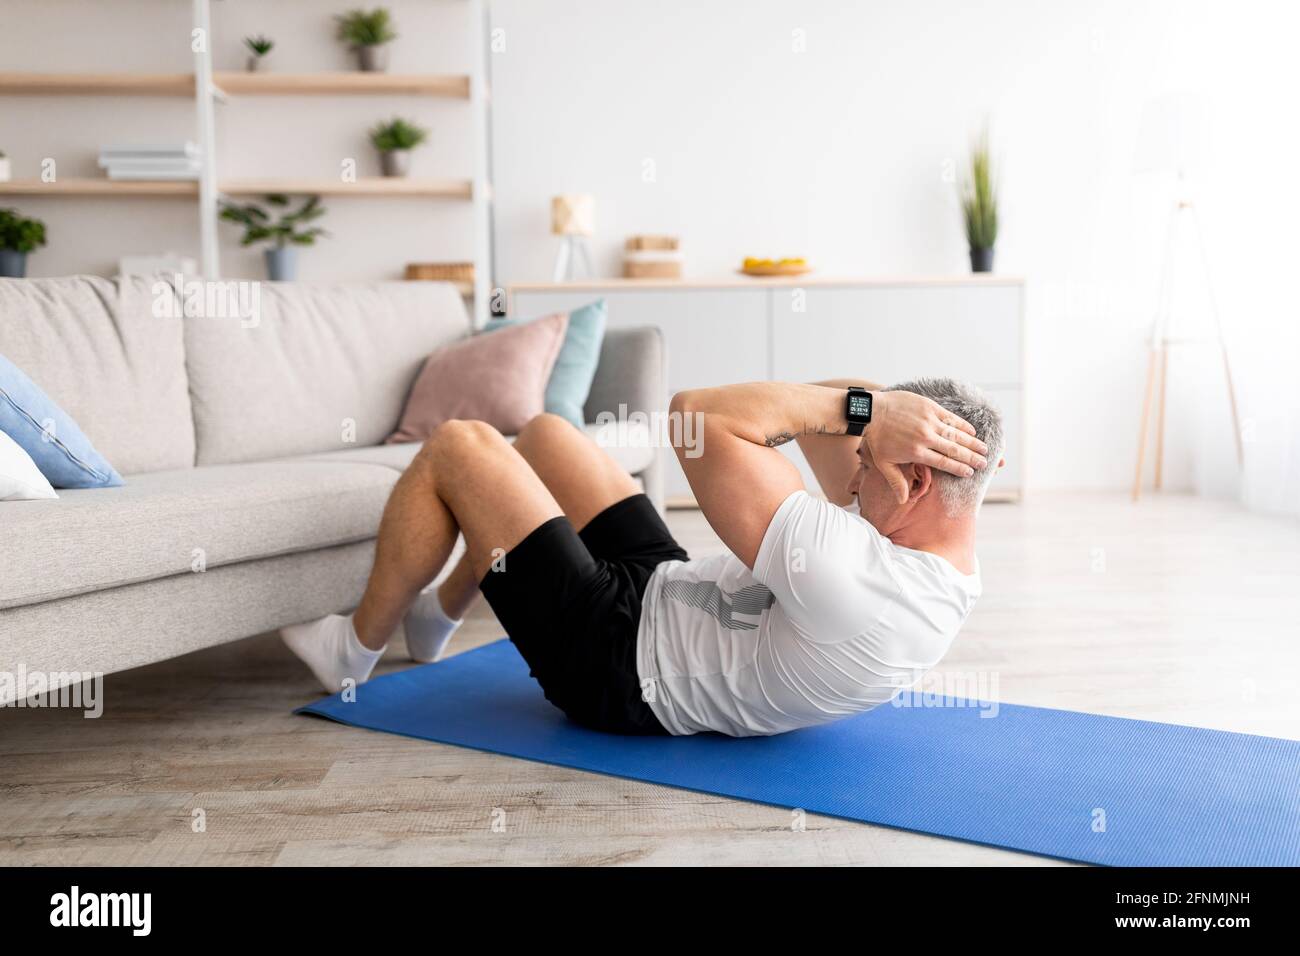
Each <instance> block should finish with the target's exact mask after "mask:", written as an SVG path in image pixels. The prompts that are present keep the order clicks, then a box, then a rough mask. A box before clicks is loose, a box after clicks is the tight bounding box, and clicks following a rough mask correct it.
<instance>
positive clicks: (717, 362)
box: [513, 289, 768, 501]
mask: <svg viewBox="0 0 1300 956" xmlns="http://www.w3.org/2000/svg"><path fill="white" fill-rule="evenodd" d="M597 298H604V299H605V301H606V304H607V306H608V309H609V325H610V327H611V328H630V327H634V326H643V325H655V326H658V327H659V328H660V329H662V330H663V335H664V346H665V349H666V352H667V359H666V364H667V368H666V370H665V373H666V374H665V381H666V384H667V388H666V389H665V391H664V396H663V406H662V407H663V409H664V410H667V408H668V399H669V398H670V396H671V395H672V393H673V392H676V391H680V390H681V389H684V388H699V387H702V386H706V385H721V384H724V383H727V382H755V381H762V380H764V379H766V378H767V377H768V351H767V347H768V338H767V337H768V319H767V294H766V293H765V292H764V291H763V290H761V289H690V290H686V289H682V290H674V289H667V290H659V289H635V290H628V291H621V290H603V291H587V292H576V291H575V292H568V291H555V292H552V291H546V292H518V293H516V294H515V296H514V302H513V305H514V314H515V315H519V316H530V315H545V314H547V313H548V312H557V311H561V310H569V309H574V308H577V307H578V306H582V305H586V304H587V303H589V302H591V301H593V300H594V299H597ZM661 455H662V456H663V457H664V459H665V460H664V467H665V494H666V497H667V498H668V499H669V500H670V501H671V500H673V499H681V498H689V497H690V496H691V491H690V486H689V485H688V484H687V483H686V476H685V475H683V474H682V469H681V465H680V464H678V462H677V457H676V455H675V454H674V453H673V451H672V449H670V448H666V449H661Z"/></svg>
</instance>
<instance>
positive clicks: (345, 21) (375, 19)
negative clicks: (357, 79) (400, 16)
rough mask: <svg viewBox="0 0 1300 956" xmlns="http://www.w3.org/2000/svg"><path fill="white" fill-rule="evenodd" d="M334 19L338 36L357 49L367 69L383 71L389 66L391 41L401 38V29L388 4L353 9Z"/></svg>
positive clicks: (377, 71)
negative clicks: (397, 31)
mask: <svg viewBox="0 0 1300 956" xmlns="http://www.w3.org/2000/svg"><path fill="white" fill-rule="evenodd" d="M334 19H335V21H336V22H337V23H338V38H339V39H340V40H342V41H343V42H344V43H346V44H347V45H348V46H349V47H351V48H352V50H353V52H355V53H356V55H357V63H358V65H359V66H360V67H361V69H362V71H363V72H366V73H382V72H384V71H385V70H387V69H388V44H389V43H391V42H392V41H393V40H396V39H397V33H396V31H394V30H393V16H392V14H391V13H389V12H388V8H387V7H376V8H375V9H373V10H370V11H366V10H349V11H348V12H347V13H343V14H340V15H338V16H336V17H335V18H334Z"/></svg>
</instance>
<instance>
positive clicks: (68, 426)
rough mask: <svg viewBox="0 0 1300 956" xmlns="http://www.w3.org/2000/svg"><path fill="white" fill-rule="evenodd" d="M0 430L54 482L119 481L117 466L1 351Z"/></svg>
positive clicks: (109, 484)
mask: <svg viewBox="0 0 1300 956" xmlns="http://www.w3.org/2000/svg"><path fill="white" fill-rule="evenodd" d="M0 431H3V432H4V433H5V434H6V435H7V436H9V437H10V440H11V441H13V442H14V443H15V444H17V445H18V446H20V447H21V448H22V449H23V451H24V453H26V454H27V455H28V456H30V459H31V461H32V462H34V463H35V465H36V466H37V467H38V468H40V471H41V474H42V475H43V476H44V477H45V478H46V479H48V480H49V482H50V484H52V485H53V486H54V487H55V488H113V487H116V486H117V485H120V484H121V483H122V476H121V475H119V474H118V473H117V469H116V468H114V467H113V466H112V465H111V464H109V463H108V461H106V460H105V458H104V456H103V455H101V454H100V453H99V452H98V451H96V450H95V446H94V445H92V444H91V443H90V439H88V438H87V437H86V435H85V433H84V432H82V430H81V429H80V428H78V427H77V423H76V422H75V421H73V420H72V418H71V417H69V415H68V413H67V412H65V411H64V410H63V409H61V408H59V406H58V404H56V403H55V402H53V401H51V400H50V397H49V396H48V395H46V394H45V393H44V392H43V391H41V389H40V388H39V387H38V386H37V385H36V383H35V382H33V381H32V380H31V379H30V378H28V377H27V376H26V375H24V374H23V371H22V369H20V368H19V367H18V366H17V365H14V364H13V363H12V362H10V361H9V360H8V359H7V358H5V357H4V356H3V355H0Z"/></svg>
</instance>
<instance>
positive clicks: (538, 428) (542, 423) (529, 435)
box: [518, 412, 581, 441]
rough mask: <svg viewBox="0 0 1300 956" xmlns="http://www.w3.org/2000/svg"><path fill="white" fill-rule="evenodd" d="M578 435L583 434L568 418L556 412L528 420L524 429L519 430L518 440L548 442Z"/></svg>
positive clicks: (545, 413) (535, 416)
mask: <svg viewBox="0 0 1300 956" xmlns="http://www.w3.org/2000/svg"><path fill="white" fill-rule="evenodd" d="M577 434H581V432H579V431H578V429H577V428H575V427H574V426H573V423H572V422H571V421H569V420H568V419H567V418H564V417H563V416H561V415H556V414H555V413H554V412H542V414H540V415H534V416H533V417H532V418H530V419H528V422H527V423H526V424H525V425H524V427H523V428H521V429H519V435H518V438H519V439H527V440H529V441H539V440H540V441H547V440H555V439H557V438H567V437H571V436H573V435H577Z"/></svg>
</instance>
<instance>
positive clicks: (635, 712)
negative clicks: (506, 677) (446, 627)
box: [479, 495, 687, 734]
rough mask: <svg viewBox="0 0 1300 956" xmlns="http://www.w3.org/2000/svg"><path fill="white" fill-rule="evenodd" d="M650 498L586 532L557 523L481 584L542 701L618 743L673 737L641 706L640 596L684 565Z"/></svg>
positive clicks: (624, 505)
mask: <svg viewBox="0 0 1300 956" xmlns="http://www.w3.org/2000/svg"><path fill="white" fill-rule="evenodd" d="M685 560H687V554H686V552H685V551H684V550H682V548H681V546H680V545H679V544H678V543H677V542H676V541H674V540H673V536H672V535H671V534H670V533H669V531H668V526H667V525H665V524H664V522H663V519H662V518H660V517H659V513H658V512H657V511H655V508H654V505H652V504H651V503H650V499H649V498H647V497H646V496H645V495H633V496H632V497H631V498H625V499H623V500H622V501H620V502H618V503H616V504H613V505H610V506H609V507H608V508H606V509H605V510H604V511H602V512H601V513H600V514H598V515H597V516H596V517H595V518H593V519H592V520H591V521H590V523H588V525H587V526H586V527H585V528H583V529H582V531H575V530H574V527H573V525H572V524H571V523H570V521H569V519H568V518H563V517H560V518H552V519H551V520H550V521H547V522H546V523H545V524H542V525H540V526H538V527H537V528H534V529H533V531H532V532H531V533H530V534H529V535H528V537H526V538H524V540H523V541H521V542H519V544H517V545H516V546H515V547H514V548H513V549H512V550H511V551H510V552H509V553H508V554H507V555H506V556H505V561H504V563H503V567H502V569H501V570H499V571H489V572H488V573H487V576H486V577H484V578H483V581H482V582H481V583H480V584H479V590H481V591H482V592H483V596H484V597H486V598H487V601H488V604H490V605H491V606H492V610H493V611H494V612H495V613H496V616H497V619H498V620H499V621H500V622H501V624H502V625H503V626H504V627H505V629H506V633H507V634H508V635H510V640H512V641H514V644H515V647H517V648H519V653H520V654H522V655H523V657H524V660H525V661H527V662H528V667H529V669H530V671H531V673H532V676H533V677H534V678H536V680H537V683H538V684H540V685H541V687H542V692H543V693H544V694H545V695H546V699H547V700H549V701H550V702H551V703H552V704H554V705H555V706H556V707H558V708H560V710H562V711H564V713H565V714H567V715H568V716H569V718H570V719H572V720H574V721H577V722H578V723H580V724H583V725H585V726H587V727H592V728H594V729H596V730H604V731H608V732H611V733H619V734H666V733H667V731H666V730H664V728H663V725H662V724H660V723H659V721H658V720H657V719H656V718H655V715H654V712H653V711H651V710H650V706H649V705H648V704H647V703H646V702H645V701H644V700H643V699H642V697H641V686H640V681H639V680H638V677H637V669H636V635H637V626H638V625H639V624H640V621H641V596H642V595H643V594H644V593H645V588H646V584H647V583H648V582H649V580H650V575H651V574H653V573H654V569H655V568H656V567H657V566H658V565H659V564H661V563H662V562H664V561H685Z"/></svg>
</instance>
